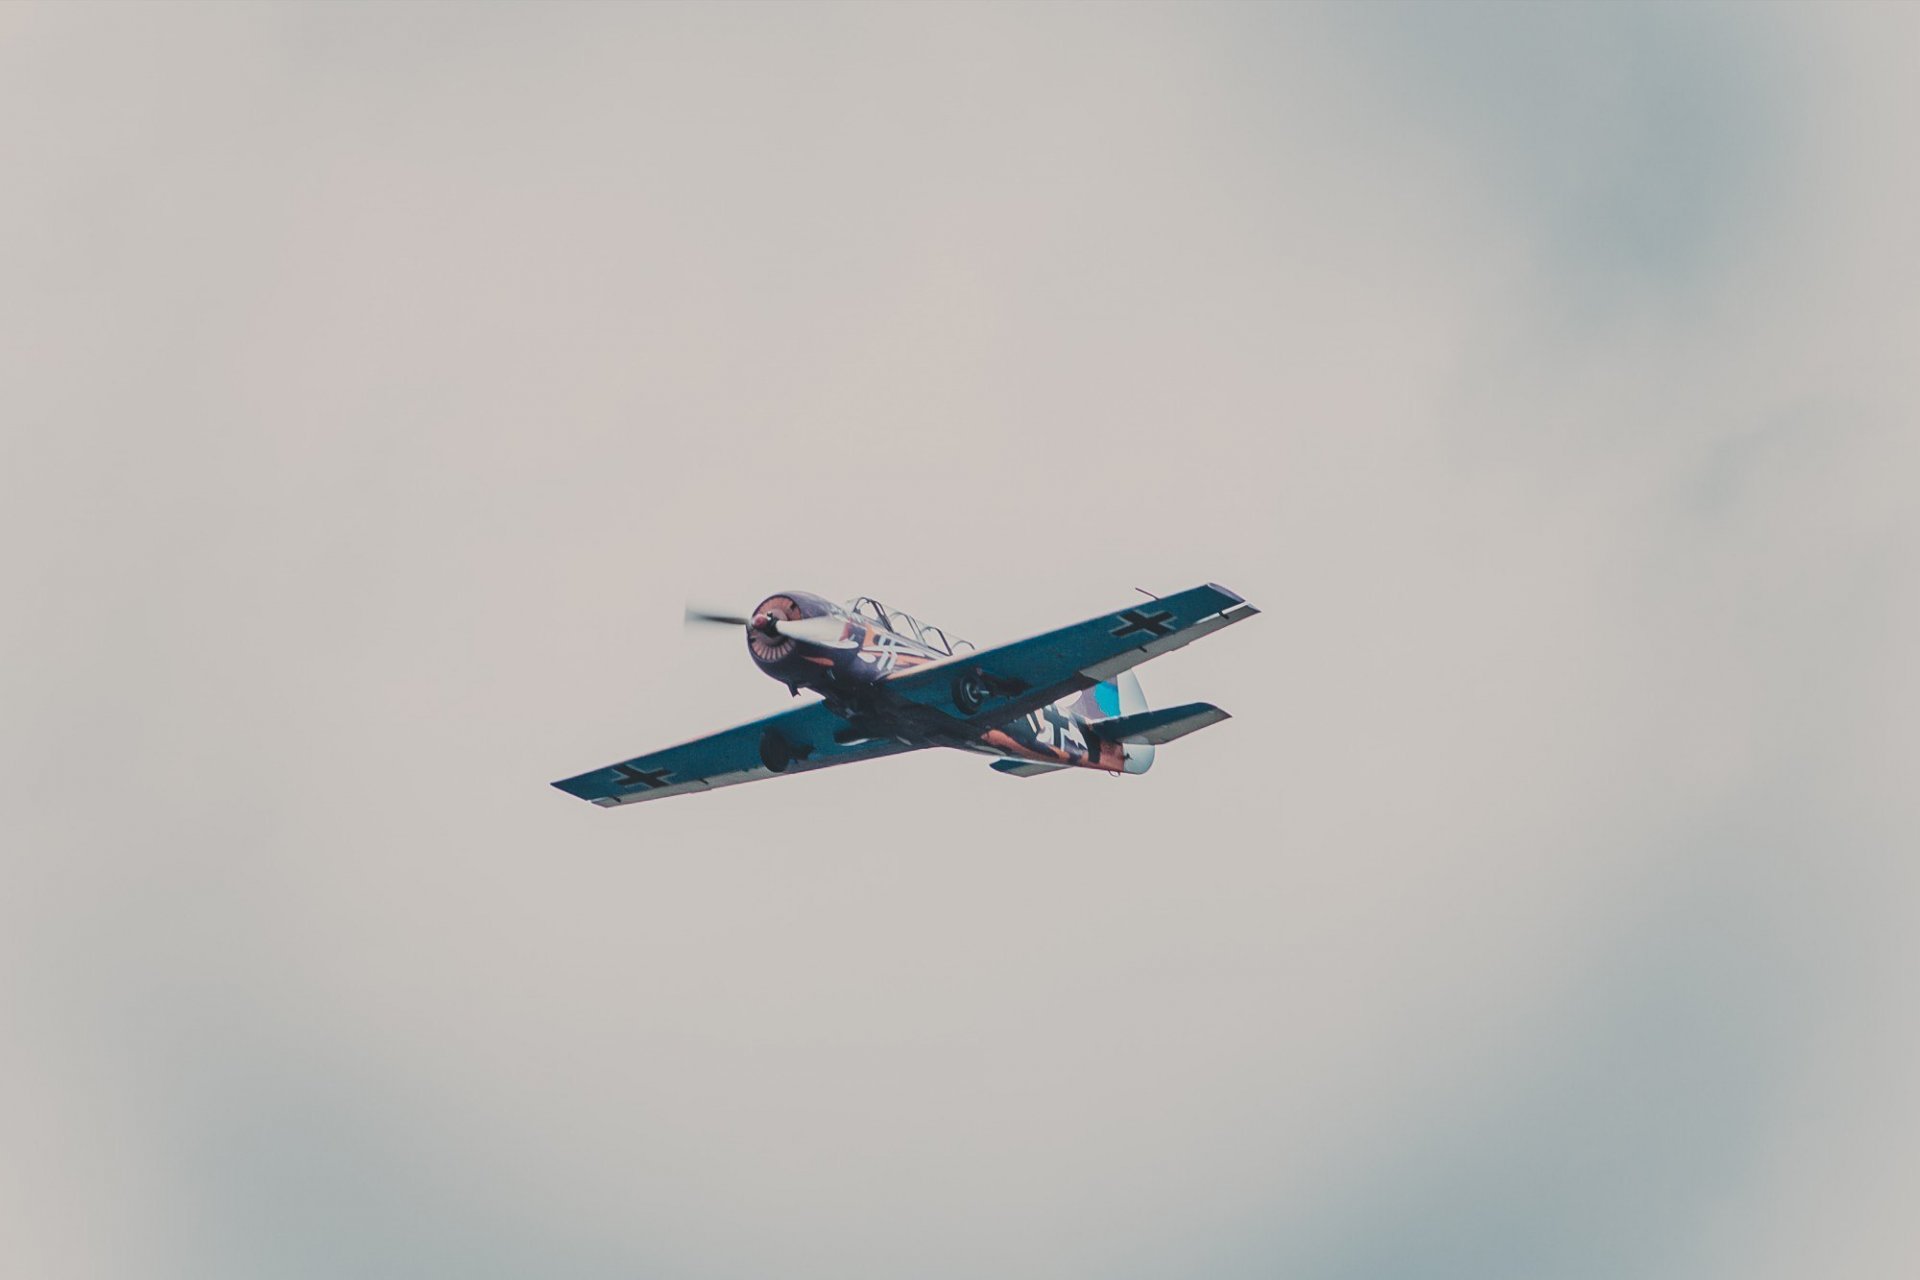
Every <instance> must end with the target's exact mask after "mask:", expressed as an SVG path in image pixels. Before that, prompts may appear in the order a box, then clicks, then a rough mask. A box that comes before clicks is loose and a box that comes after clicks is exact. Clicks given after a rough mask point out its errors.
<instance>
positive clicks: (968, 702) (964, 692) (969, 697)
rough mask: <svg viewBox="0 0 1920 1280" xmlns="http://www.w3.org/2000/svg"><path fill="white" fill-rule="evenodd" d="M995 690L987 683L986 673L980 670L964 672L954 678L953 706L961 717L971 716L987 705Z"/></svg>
mask: <svg viewBox="0 0 1920 1280" xmlns="http://www.w3.org/2000/svg"><path fill="white" fill-rule="evenodd" d="M992 693H993V688H992V686H990V685H989V684H988V683H987V677H986V673H985V672H983V671H981V670H980V669H979V668H977V667H976V668H975V669H973V670H972V671H962V672H961V673H960V674H959V675H957V676H955V677H954V678H953V705H954V707H955V708H957V709H958V710H959V712H960V714H961V715H963V716H970V715H973V714H974V713H975V712H977V711H979V710H980V708H981V707H984V706H985V705H987V699H988V697H990V696H991V695H992Z"/></svg>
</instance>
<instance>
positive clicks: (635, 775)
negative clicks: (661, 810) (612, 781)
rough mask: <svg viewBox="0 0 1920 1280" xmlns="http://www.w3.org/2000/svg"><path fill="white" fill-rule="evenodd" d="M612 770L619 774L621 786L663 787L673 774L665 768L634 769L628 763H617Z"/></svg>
mask: <svg viewBox="0 0 1920 1280" xmlns="http://www.w3.org/2000/svg"><path fill="white" fill-rule="evenodd" d="M613 771H614V772H615V773H617V774H619V775H620V783H619V785H620V786H623V787H664V786H666V785H667V779H668V778H671V777H672V776H673V774H672V773H671V772H670V771H668V770H666V769H636V768H634V767H633V766H632V765H630V764H617V765H614V766H613Z"/></svg>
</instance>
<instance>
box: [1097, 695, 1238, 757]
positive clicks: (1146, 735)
mask: <svg viewBox="0 0 1920 1280" xmlns="http://www.w3.org/2000/svg"><path fill="white" fill-rule="evenodd" d="M1229 718H1230V717H1228V715H1227V713H1226V712H1224V711H1222V710H1221V709H1220V708H1218V707H1216V706H1214V705H1213V704H1212V703H1208V702H1189V703H1187V704H1186V705H1185V706H1183V707H1162V708H1160V710H1158V711H1142V712H1140V713H1139V714H1138V715H1131V716H1115V717H1114V718H1113V719H1111V720H1090V721H1088V722H1087V731H1088V732H1089V733H1093V734H1097V735H1098V736H1099V737H1101V738H1103V739H1105V740H1106V741H1108V742H1138V743H1142V744H1146V745H1151V746H1156V747H1157V746H1159V745H1161V744H1162V743H1166V742H1172V741H1173V740H1174V739H1175V738H1184V737H1186V736H1187V735H1188V734H1190V733H1193V732H1194V731H1195V730H1198V729H1204V728H1206V727H1207V726H1208V725H1210V724H1219V723H1220V722H1221V721H1222V720H1226V719H1229Z"/></svg>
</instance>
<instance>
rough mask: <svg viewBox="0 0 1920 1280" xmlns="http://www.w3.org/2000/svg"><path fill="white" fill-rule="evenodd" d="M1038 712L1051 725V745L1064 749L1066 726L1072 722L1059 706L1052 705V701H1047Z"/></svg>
mask: <svg viewBox="0 0 1920 1280" xmlns="http://www.w3.org/2000/svg"><path fill="white" fill-rule="evenodd" d="M1040 714H1041V715H1043V716H1045V717H1046V720H1047V723H1048V724H1049V725H1051V726H1053V745H1054V746H1056V747H1058V748H1060V749H1061V750H1062V751H1064V750H1066V747H1067V726H1068V725H1069V724H1072V723H1073V722H1072V721H1071V720H1069V719H1068V718H1067V717H1066V716H1065V715H1064V714H1062V712H1061V710H1060V708H1058V707H1056V706H1054V705H1053V704H1052V703H1048V704H1047V705H1046V706H1045V707H1043V708H1041V711H1040Z"/></svg>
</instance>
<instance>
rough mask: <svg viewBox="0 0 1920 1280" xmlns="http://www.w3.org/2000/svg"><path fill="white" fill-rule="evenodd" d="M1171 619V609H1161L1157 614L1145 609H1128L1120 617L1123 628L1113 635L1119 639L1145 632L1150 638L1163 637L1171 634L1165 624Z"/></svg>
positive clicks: (1116, 630) (1170, 630) (1117, 629)
mask: <svg viewBox="0 0 1920 1280" xmlns="http://www.w3.org/2000/svg"><path fill="white" fill-rule="evenodd" d="M1172 618H1173V611H1172V610H1171V609H1162V610H1160V611H1159V612H1157V613H1148V612H1147V611H1146V610H1145V609H1129V610H1127V611H1126V612H1125V613H1123V614H1121V615H1120V621H1121V622H1123V623H1125V624H1126V625H1125V626H1122V627H1118V628H1116V629H1115V630H1114V632H1113V634H1114V635H1116V636H1120V637H1123V638H1124V637H1126V636H1132V635H1139V634H1140V633H1141V632H1143V631H1144V632H1146V633H1147V634H1149V635H1152V636H1156V637H1157V636H1164V635H1169V634H1171V633H1172V631H1173V628H1172V627H1170V626H1168V625H1167V623H1168V622H1169V621H1170V620H1171V619H1172Z"/></svg>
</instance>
